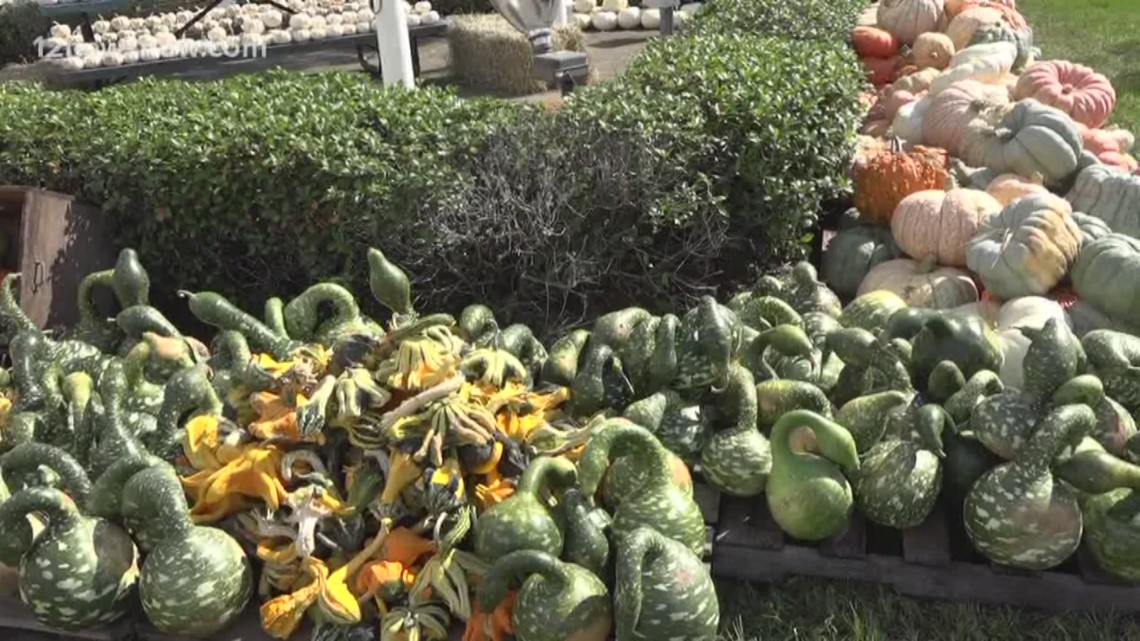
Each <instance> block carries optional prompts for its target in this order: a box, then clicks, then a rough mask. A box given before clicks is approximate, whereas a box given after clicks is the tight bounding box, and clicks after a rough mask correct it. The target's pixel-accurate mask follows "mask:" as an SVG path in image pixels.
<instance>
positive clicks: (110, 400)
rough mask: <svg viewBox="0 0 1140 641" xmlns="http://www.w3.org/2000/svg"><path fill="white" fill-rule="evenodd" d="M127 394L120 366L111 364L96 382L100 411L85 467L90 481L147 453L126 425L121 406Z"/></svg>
mask: <svg viewBox="0 0 1140 641" xmlns="http://www.w3.org/2000/svg"><path fill="white" fill-rule="evenodd" d="M127 393H128V389H127V377H126V373H125V371H124V368H123V365H122V363H121V362H119V361H115V362H112V363H111V364H110V365H109V366H108V367H107V371H106V372H104V373H103V376H102V379H101V380H100V381H99V396H100V398H102V401H103V411H102V413H101V415H99V416H96V417H95V421H96V425H97V432H96V435H95V444H94V446H93V447H92V448H91V455H90V460H89V461H88V463H87V466H88V469H89V471H90V472H91V473H92V476H93V477H96V478H98V476H99V475H100V474H102V473H103V471H104V470H106V469H107V468H108V467H110V466H111V464H113V463H114V462H115V461H117V460H119V459H123V458H130V457H136V456H142V455H143V454H144V453H145V452H146V448H145V447H144V446H143V444H142V443H141V442H140V441H139V439H138V437H136V436H135V435H134V433H132V431H131V430H130V428H129V427H128V425H127V423H126V417H125V412H124V411H123V405H124V402H125V400H126V399H125V397H126V395H127Z"/></svg>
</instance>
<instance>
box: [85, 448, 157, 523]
mask: <svg viewBox="0 0 1140 641" xmlns="http://www.w3.org/2000/svg"><path fill="white" fill-rule="evenodd" d="M161 463H162V461H161V460H160V459H158V458H156V457H153V456H128V457H126V458H123V459H120V460H118V461H115V463H113V464H112V465H111V467H108V468H107V471H105V472H103V473H102V474H100V475H99V478H98V479H96V480H95V487H94V488H93V489H92V490H91V499H90V501H88V502H87V505H86V508H87V512H88V513H89V514H92V515H94V516H98V517H100V518H104V519H118V518H120V517H122V515H123V514H122V499H123V488H124V487H126V485H127V482H128V481H130V480H131V478H133V477H134V476H135V475H136V474H138V473H139V472H141V471H143V470H145V469H147V468H149V467H154V466H155V465H159V464H161Z"/></svg>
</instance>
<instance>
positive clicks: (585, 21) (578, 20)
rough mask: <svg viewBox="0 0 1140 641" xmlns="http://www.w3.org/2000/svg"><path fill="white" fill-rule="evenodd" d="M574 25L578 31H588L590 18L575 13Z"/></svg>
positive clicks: (583, 14)
mask: <svg viewBox="0 0 1140 641" xmlns="http://www.w3.org/2000/svg"><path fill="white" fill-rule="evenodd" d="M574 24H576V25H578V28H579V29H583V30H585V29H589V28H590V16H589V15H588V14H585V13H575V14H574Z"/></svg>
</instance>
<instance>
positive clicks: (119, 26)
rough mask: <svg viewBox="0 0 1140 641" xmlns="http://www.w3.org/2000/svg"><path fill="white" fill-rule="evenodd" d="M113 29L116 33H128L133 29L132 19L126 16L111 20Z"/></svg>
mask: <svg viewBox="0 0 1140 641" xmlns="http://www.w3.org/2000/svg"><path fill="white" fill-rule="evenodd" d="M111 28H112V29H114V30H115V31H126V30H127V29H130V28H131V19H130V18H128V17H126V16H115V17H114V18H111Z"/></svg>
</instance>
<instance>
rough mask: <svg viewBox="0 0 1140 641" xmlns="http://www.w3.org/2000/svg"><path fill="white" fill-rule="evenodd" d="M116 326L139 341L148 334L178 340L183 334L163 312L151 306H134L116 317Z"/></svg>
mask: <svg viewBox="0 0 1140 641" xmlns="http://www.w3.org/2000/svg"><path fill="white" fill-rule="evenodd" d="M115 324H116V325H118V326H119V329H121V330H123V333H124V334H126V335H127V336H128V337H129V338H133V339H135V340H139V339H141V338H142V335H143V334H145V333H146V332H152V333H154V334H158V335H159V336H163V337H166V338H176V337H179V336H181V335H182V334H181V333H180V332H179V331H178V328H177V327H175V326H174V323H171V322H170V321H169V320H167V318H166V316H163V314H162V312H160V311H158V310H157V309H155V308H153V307H151V306H149V305H133V306H131V307H128V308H126V309H124V310H123V311H121V312H119V314H118V315H117V316H115Z"/></svg>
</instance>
